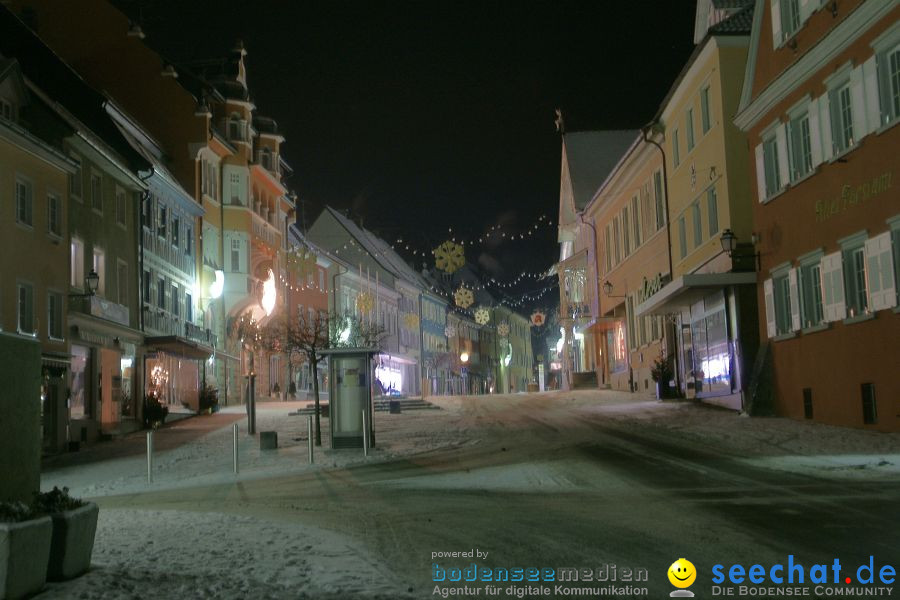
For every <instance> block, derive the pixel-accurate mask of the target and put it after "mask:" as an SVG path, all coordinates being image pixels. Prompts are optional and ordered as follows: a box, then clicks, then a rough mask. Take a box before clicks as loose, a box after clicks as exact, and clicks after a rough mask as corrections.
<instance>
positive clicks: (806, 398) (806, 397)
mask: <svg viewBox="0 0 900 600" xmlns="http://www.w3.org/2000/svg"><path fill="white" fill-rule="evenodd" d="M803 418H805V419H812V418H813V399H812V388H803Z"/></svg>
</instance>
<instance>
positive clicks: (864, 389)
mask: <svg viewBox="0 0 900 600" xmlns="http://www.w3.org/2000/svg"><path fill="white" fill-rule="evenodd" d="M860 395H861V396H862V413H863V423H865V424H866V425H873V424H875V423H877V422H878V407H877V405H876V402H875V384H874V383H863V384H862V385H860Z"/></svg>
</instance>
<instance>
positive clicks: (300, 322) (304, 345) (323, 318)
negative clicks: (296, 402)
mask: <svg viewBox="0 0 900 600" xmlns="http://www.w3.org/2000/svg"><path fill="white" fill-rule="evenodd" d="M329 321H330V319H329V317H328V314H327V313H325V312H324V311H316V312H312V313H306V312H303V311H301V312H300V315H299V317H298V318H297V319H296V320H292V319H282V320H281V321H279V322H278V323H277V324H273V327H274V328H277V330H276V332H275V335H276V336H277V337H280V338H281V339H282V340H284V348H283V351H284V353H285V354H287V356H288V361H290V360H291V359H292V358H293V357H294V356H296V355H299V356H301V357H303V358H305V359H306V361H307V363H308V364H309V369H310V376H311V377H312V380H313V398H314V400H315V407H316V446H321V445H322V425H321V422H320V416H319V415H320V414H321V408H320V405H319V377H318V368H319V360H320V359H321V354H320V352H321V351H322V349H324V348H326V347H328V331H329V329H328V323H329Z"/></svg>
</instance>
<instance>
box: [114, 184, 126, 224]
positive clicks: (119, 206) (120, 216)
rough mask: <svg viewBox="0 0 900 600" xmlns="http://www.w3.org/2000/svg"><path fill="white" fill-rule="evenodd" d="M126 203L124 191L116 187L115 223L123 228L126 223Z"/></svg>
mask: <svg viewBox="0 0 900 600" xmlns="http://www.w3.org/2000/svg"><path fill="white" fill-rule="evenodd" d="M127 207H128V203H127V202H126V201H125V190H123V189H122V188H120V187H119V186H116V223H118V224H119V225H122V226H123V227H124V226H125V225H126V223H128V215H127V210H128V208H127Z"/></svg>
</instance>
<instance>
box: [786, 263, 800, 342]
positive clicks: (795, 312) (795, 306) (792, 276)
mask: <svg viewBox="0 0 900 600" xmlns="http://www.w3.org/2000/svg"><path fill="white" fill-rule="evenodd" d="M788 289H789V291H790V294H791V331H799V330H800V287H799V286H798V285H797V269H791V270H790V271H788Z"/></svg>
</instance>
